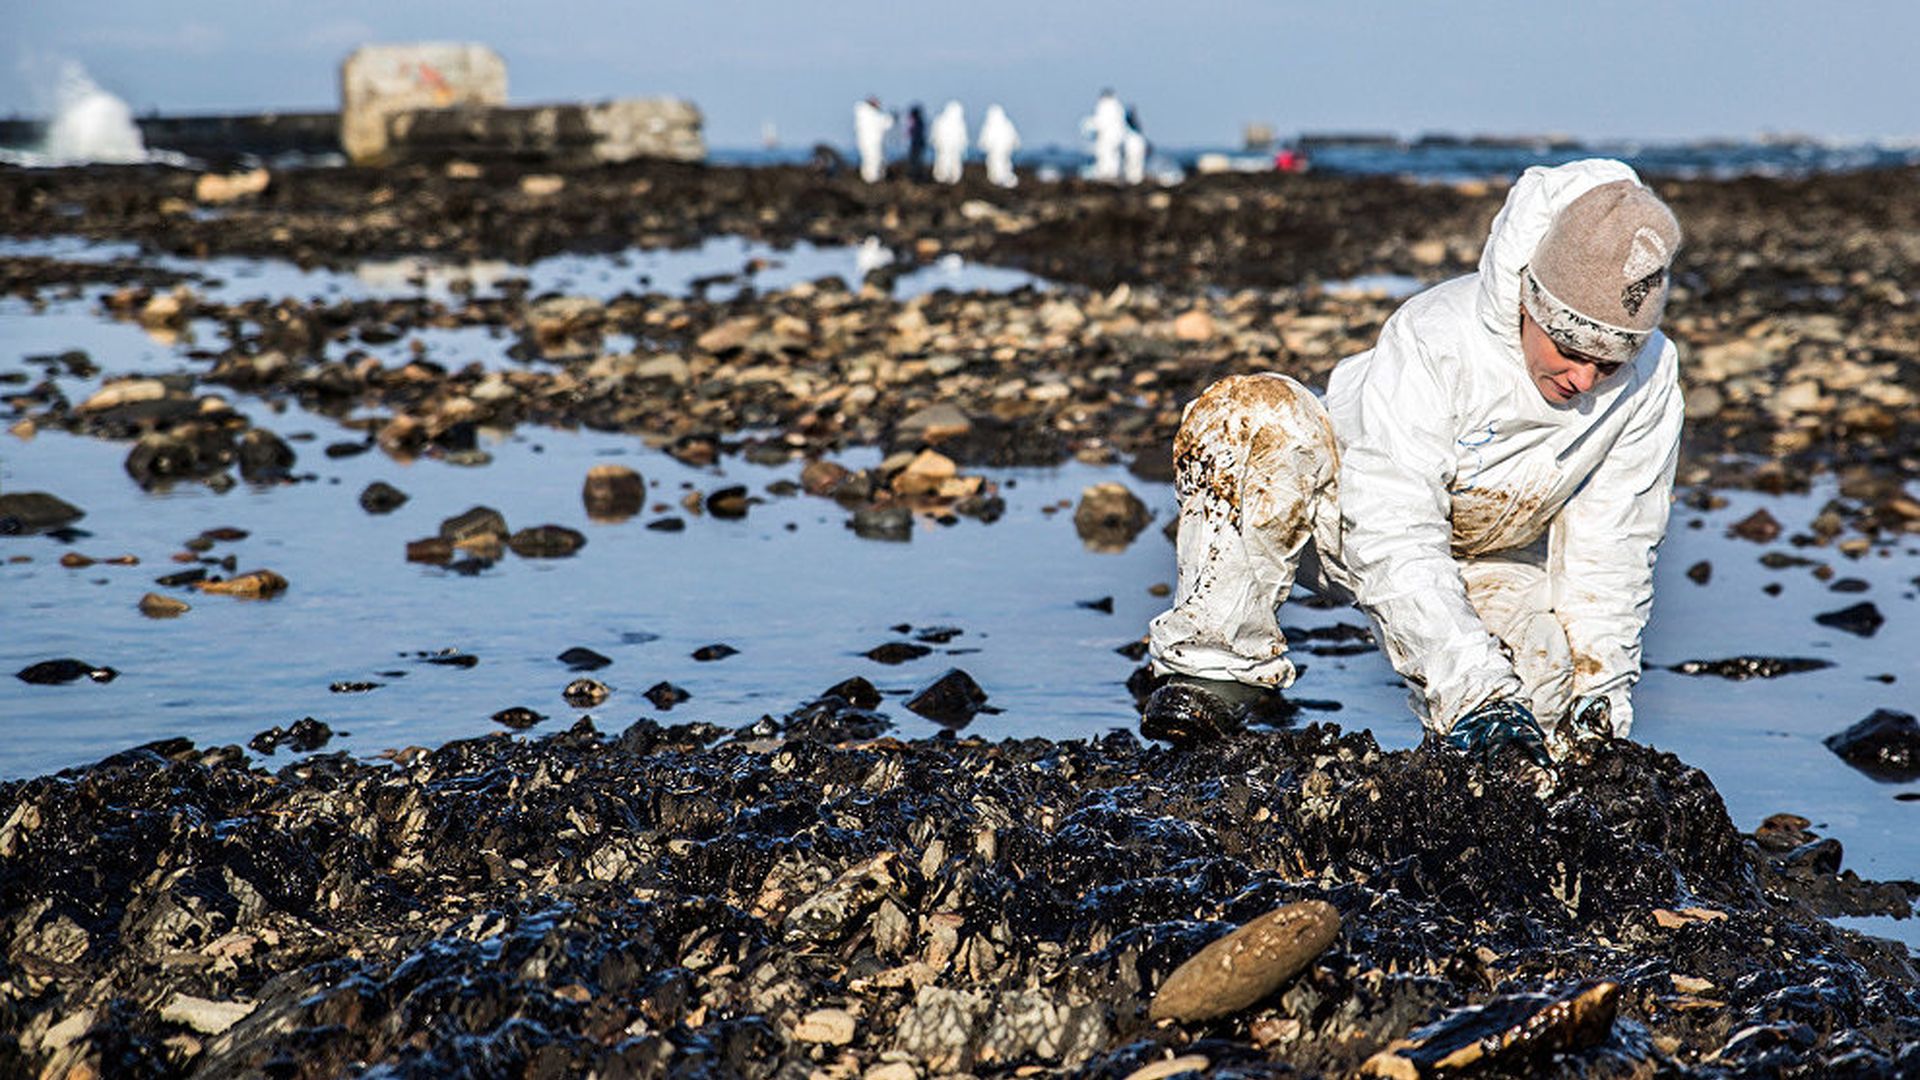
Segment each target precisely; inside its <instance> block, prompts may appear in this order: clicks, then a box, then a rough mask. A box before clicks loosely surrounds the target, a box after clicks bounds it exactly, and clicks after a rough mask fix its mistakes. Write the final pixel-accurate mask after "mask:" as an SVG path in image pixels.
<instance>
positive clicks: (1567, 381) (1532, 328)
mask: <svg viewBox="0 0 1920 1080" xmlns="http://www.w3.org/2000/svg"><path fill="white" fill-rule="evenodd" d="M1520 352H1521V353H1522V355H1524V356H1525V357H1526V361H1527V377H1528V378H1530V379H1532V380H1533V388H1534V389H1535V390H1538V391H1540V396H1541V397H1543V398H1545V399H1547V404H1549V405H1565V404H1566V403H1567V402H1569V401H1572V400H1573V399H1574V398H1576V397H1579V396H1580V395H1581V394H1584V393H1586V392H1587V391H1589V390H1591V389H1593V388H1594V385H1595V384H1596V383H1599V382H1602V381H1604V380H1606V379H1608V378H1611V377H1612V376H1613V375H1614V374H1615V373H1617V372H1618V371H1619V370H1620V369H1621V368H1622V367H1624V366H1625V365H1624V364H1621V363H1619V362H1617V361H1613V360H1601V359H1599V358H1598V357H1593V356H1586V355H1584V354H1582V353H1569V352H1562V351H1561V349H1560V346H1558V345H1555V344H1554V343H1553V339H1552V338H1550V337H1548V336H1547V332H1546V331H1545V330H1542V329H1540V324H1539V323H1536V322H1534V321H1533V316H1531V315H1529V314H1527V312H1526V309H1525V308H1522V309H1521V311H1520Z"/></svg>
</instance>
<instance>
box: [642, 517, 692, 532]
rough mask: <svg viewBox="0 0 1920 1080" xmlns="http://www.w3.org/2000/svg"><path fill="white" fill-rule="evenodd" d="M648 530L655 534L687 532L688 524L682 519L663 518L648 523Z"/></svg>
mask: <svg viewBox="0 0 1920 1080" xmlns="http://www.w3.org/2000/svg"><path fill="white" fill-rule="evenodd" d="M647 528H649V529H651V530H653V531H654V532H676V533H677V532H686V531H687V523H686V521H685V520H684V519H681V518H677V517H663V518H655V519H654V520H652V521H649V522H647Z"/></svg>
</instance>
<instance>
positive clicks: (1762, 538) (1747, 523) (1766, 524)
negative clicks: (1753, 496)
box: [1727, 508, 1780, 544]
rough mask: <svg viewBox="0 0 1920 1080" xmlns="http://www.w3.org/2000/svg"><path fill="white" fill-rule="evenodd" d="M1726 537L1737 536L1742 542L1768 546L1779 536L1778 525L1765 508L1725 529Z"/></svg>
mask: <svg viewBox="0 0 1920 1080" xmlns="http://www.w3.org/2000/svg"><path fill="white" fill-rule="evenodd" d="M1727 535H1728V536H1737V537H1739V538H1740V539H1742V540H1751V541H1753V542H1754V543H1756V544H1768V543H1772V542H1773V541H1774V540H1776V539H1778V538H1779V536H1780V523H1779V522H1778V521H1776V520H1774V517H1773V515H1772V514H1769V513H1767V511H1766V509H1765V508H1762V509H1759V510H1755V511H1754V512H1753V513H1751V514H1748V515H1747V516H1746V517H1744V518H1741V519H1740V520H1739V521H1737V522H1734V524H1733V525H1732V526H1731V527H1730V528H1728V529H1727Z"/></svg>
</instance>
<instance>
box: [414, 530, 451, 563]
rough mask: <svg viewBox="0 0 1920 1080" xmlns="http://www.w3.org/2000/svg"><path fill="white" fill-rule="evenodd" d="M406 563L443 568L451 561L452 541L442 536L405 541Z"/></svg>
mask: <svg viewBox="0 0 1920 1080" xmlns="http://www.w3.org/2000/svg"><path fill="white" fill-rule="evenodd" d="M407 561H408V562H417V563H433V564H435V565H438V566H445V565H446V564H448V563H450V562H452V561H453V541H451V540H449V539H447V538H446V537H444V536H429V537H427V538H426V539H424V540H409V541H407Z"/></svg>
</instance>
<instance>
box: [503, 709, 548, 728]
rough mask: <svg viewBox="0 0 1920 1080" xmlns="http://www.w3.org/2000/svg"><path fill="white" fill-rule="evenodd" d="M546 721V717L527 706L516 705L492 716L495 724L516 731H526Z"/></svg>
mask: <svg viewBox="0 0 1920 1080" xmlns="http://www.w3.org/2000/svg"><path fill="white" fill-rule="evenodd" d="M545 719H546V716H545V715H543V714H541V713H537V712H534V711H533V710H532V709H529V708H527V707H526V706H525V705H514V706H511V707H509V708H505V709H501V710H500V711H499V712H497V713H494V714H493V716H492V720H493V722H494V723H496V724H503V725H505V726H507V727H510V728H513V729H514V730H515V731H524V730H526V729H527V728H530V727H532V726H533V725H535V724H537V723H539V722H540V721H542V720H545Z"/></svg>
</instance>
